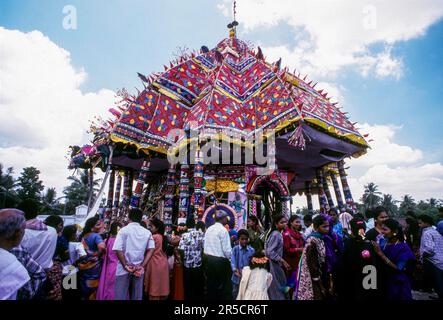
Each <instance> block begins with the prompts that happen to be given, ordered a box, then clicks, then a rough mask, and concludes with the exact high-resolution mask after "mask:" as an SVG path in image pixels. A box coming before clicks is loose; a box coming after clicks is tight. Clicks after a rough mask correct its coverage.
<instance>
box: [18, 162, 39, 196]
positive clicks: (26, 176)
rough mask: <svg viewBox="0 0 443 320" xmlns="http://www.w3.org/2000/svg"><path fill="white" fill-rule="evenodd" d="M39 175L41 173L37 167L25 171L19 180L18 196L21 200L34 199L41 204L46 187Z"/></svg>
mask: <svg viewBox="0 0 443 320" xmlns="http://www.w3.org/2000/svg"><path fill="white" fill-rule="evenodd" d="M39 175H40V171H39V170H38V169H37V168H35V167H27V168H24V169H23V171H22V173H21V174H20V177H18V179H17V195H18V197H19V198H20V199H21V200H24V199H32V200H35V201H38V202H40V200H41V192H42V191H43V189H44V186H43V182H42V181H41V180H40V177H39Z"/></svg>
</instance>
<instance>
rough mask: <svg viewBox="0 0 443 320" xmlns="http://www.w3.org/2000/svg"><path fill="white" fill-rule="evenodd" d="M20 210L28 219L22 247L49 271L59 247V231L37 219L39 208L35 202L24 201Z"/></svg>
mask: <svg viewBox="0 0 443 320" xmlns="http://www.w3.org/2000/svg"><path fill="white" fill-rule="evenodd" d="M20 209H21V210H22V211H23V212H24V213H25V218H26V229H25V235H24V236H23V240H22V242H21V245H22V247H24V248H25V249H26V250H28V252H29V254H30V255H31V257H32V258H33V259H34V260H35V261H36V262H37V263H38V264H39V265H41V266H42V268H43V269H45V270H49V269H50V268H51V267H52V258H53V256H54V252H55V247H56V245H57V231H56V230H55V229H54V228H53V227H50V226H47V225H45V224H44V223H43V222H42V221H40V220H38V219H37V214H38V206H37V204H36V203H35V201H33V200H24V201H23V202H22V203H21V204H20Z"/></svg>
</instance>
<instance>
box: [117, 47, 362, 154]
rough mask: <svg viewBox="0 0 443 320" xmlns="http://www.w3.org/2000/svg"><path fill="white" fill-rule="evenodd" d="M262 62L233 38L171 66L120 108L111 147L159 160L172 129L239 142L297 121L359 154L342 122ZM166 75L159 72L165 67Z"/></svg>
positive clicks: (324, 102) (322, 99) (296, 81)
mask: <svg viewBox="0 0 443 320" xmlns="http://www.w3.org/2000/svg"><path fill="white" fill-rule="evenodd" d="M279 64H280V62H277V63H274V64H270V63H268V62H266V61H265V59H264V58H263V54H262V53H261V50H260V49H259V50H258V51H257V52H254V51H253V50H252V49H251V48H250V47H249V46H248V45H247V44H246V43H245V42H243V41H241V40H238V39H236V38H231V39H229V38H228V39H225V40H223V41H221V42H220V43H219V44H218V45H217V46H216V47H215V48H214V49H212V50H207V49H206V48H205V47H203V48H202V50H200V54H199V55H191V56H190V57H183V58H181V59H179V62H178V63H177V64H176V65H173V63H171V64H170V67H169V68H167V70H166V71H165V72H164V73H161V74H158V75H153V76H151V77H150V78H147V77H142V79H144V80H145V84H146V85H147V86H146V88H145V89H144V90H143V91H142V92H141V93H140V94H139V96H138V97H137V98H136V99H134V100H133V101H130V102H129V103H128V107H127V110H126V111H124V112H123V114H122V116H121V117H120V119H119V121H118V122H117V123H116V124H115V126H114V129H113V131H112V133H111V139H112V140H113V141H114V142H122V143H126V144H128V143H129V144H133V145H135V146H137V148H138V149H142V150H146V151H149V150H153V151H157V152H160V153H166V152H167V149H168V147H170V146H171V145H172V144H173V143H174V141H172V140H170V139H168V133H169V132H170V130H173V129H187V128H191V129H200V130H201V131H204V132H205V133H206V132H219V133H223V132H224V131H226V130H229V131H231V132H234V133H236V134H237V135H238V138H239V139H241V140H246V139H247V138H248V137H250V136H251V135H253V134H254V133H255V132H256V131H257V130H260V129H261V130H268V129H274V130H276V131H277V132H280V131H281V130H283V129H285V128H287V127H288V126H290V125H293V124H295V123H297V122H299V121H302V122H304V123H306V124H310V125H312V126H314V127H317V128H319V129H322V131H324V132H326V133H327V134H328V135H331V136H333V137H336V138H339V139H342V140H343V141H347V142H350V143H352V144H355V145H356V146H359V147H360V148H363V149H365V148H366V147H367V143H366V141H365V139H364V137H363V136H362V135H361V134H360V133H359V132H358V131H357V129H356V128H355V127H354V125H353V124H352V123H351V122H350V121H349V119H348V118H347V117H346V115H345V114H344V113H343V112H341V111H340V110H339V108H338V107H337V105H336V104H334V103H331V102H330V101H329V99H328V98H327V96H326V94H324V93H323V92H322V91H317V90H315V89H314V86H312V85H311V83H312V82H310V83H306V82H305V81H304V80H303V79H301V78H299V77H297V76H296V75H294V74H291V73H290V72H289V71H288V70H287V69H281V68H280V66H279ZM165 68H166V67H165Z"/></svg>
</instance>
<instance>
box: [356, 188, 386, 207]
mask: <svg viewBox="0 0 443 320" xmlns="http://www.w3.org/2000/svg"><path fill="white" fill-rule="evenodd" d="M380 195H381V192H380V191H378V186H377V185H376V184H375V183H373V182H370V183H368V184H367V185H365V190H364V192H363V196H362V197H361V202H362V203H363V206H364V208H365V211H366V210H367V209H373V208H375V207H377V206H379V205H380V202H381V200H382V198H381V196H380Z"/></svg>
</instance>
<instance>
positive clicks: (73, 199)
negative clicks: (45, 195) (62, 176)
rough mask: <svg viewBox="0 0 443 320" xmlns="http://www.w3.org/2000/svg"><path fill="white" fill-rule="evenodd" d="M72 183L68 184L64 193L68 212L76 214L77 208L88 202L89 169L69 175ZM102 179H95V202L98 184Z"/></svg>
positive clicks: (93, 198) (93, 197)
mask: <svg viewBox="0 0 443 320" xmlns="http://www.w3.org/2000/svg"><path fill="white" fill-rule="evenodd" d="M68 180H70V181H71V184H70V185H69V186H67V187H66V188H65V189H64V190H63V193H64V194H65V198H66V202H65V206H66V210H65V211H66V214H74V213H75V208H76V207H77V206H79V205H81V204H85V205H87V204H88V199H89V176H88V169H85V170H81V171H79V173H78V174H77V175H76V176H70V177H68ZM100 180H101V179H97V180H94V182H93V186H94V188H93V196H92V202H94V200H95V197H96V194H97V192H98V188H97V186H98V185H99V182H100Z"/></svg>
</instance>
